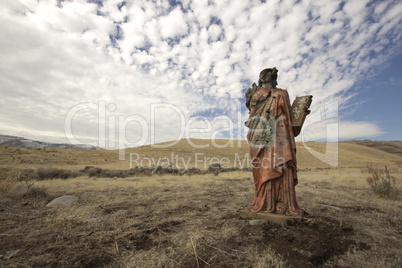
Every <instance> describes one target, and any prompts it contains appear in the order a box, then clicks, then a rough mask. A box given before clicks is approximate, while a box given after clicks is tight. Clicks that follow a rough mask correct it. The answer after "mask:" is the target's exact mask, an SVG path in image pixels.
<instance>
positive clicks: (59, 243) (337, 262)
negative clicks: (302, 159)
mask: <svg viewBox="0 0 402 268" xmlns="http://www.w3.org/2000/svg"><path fill="white" fill-rule="evenodd" d="M176 149H177V148H176ZM368 149H369V150H373V149H371V148H368ZM370 152H372V151H370ZM221 153H222V152H221ZM77 154H78V153H77ZM222 154H223V153H222ZM149 155H150V154H149ZM116 157H117V156H116ZM340 157H343V156H342V155H341V156H340ZM370 157H371V156H370ZM396 157H397V156H396ZM361 158H362V159H364V156H361ZM390 158H391V157H390ZM366 159H368V158H366ZM370 159H372V158H370ZM55 161H59V160H57V159H56V160H55ZM76 161H79V159H76ZM343 161H345V160H344V159H341V160H340V162H342V163H343ZM382 163H383V162H382V161H380V165H382ZM387 164H388V165H391V166H389V168H387V170H388V173H389V175H390V176H392V177H394V179H395V187H396V188H397V189H400V188H401V186H402V169H401V168H402V167H398V166H396V165H392V163H390V161H389V162H388V163H387ZM366 166H367V162H366V161H361V162H360V165H357V166H355V167H345V166H344V167H338V168H329V167H322V166H320V165H317V166H314V165H311V166H302V167H301V168H300V170H299V173H298V175H299V185H298V186H297V188H296V194H297V198H298V202H299V204H300V205H301V207H302V208H303V209H305V210H306V211H307V212H308V213H309V214H310V218H309V219H308V220H306V221H303V222H300V223H298V224H294V225H287V226H281V225H276V224H272V223H268V222H263V221H258V220H257V221H256V220H251V221H250V220H245V219H241V218H240V217H239V216H238V214H237V211H238V210H239V209H242V208H244V207H245V206H247V204H248V203H249V202H250V201H251V199H252V197H253V194H254V193H253V180H252V174H251V172H249V171H233V170H232V171H228V172H219V173H218V174H215V172H213V171H211V172H209V171H208V170H202V172H201V173H199V174H195V173H194V174H182V175H181V176H180V175H179V174H170V173H169V174H167V173H159V174H158V173H157V172H155V173H154V174H152V170H150V171H147V172H150V174H136V175H130V176H127V177H124V178H123V177H118V176H105V174H106V173H102V172H105V171H106V170H108V172H109V171H110V172H112V171H113V172H120V171H119V170H117V169H116V170H113V169H108V168H106V167H108V166H107V165H106V166H105V168H100V167H96V166H92V167H91V166H90V167H87V168H86V169H87V171H86V173H85V172H81V171H82V170H85V167H80V168H79V169H76V170H73V169H64V168H60V167H57V169H63V170H64V171H71V172H73V173H74V172H79V176H71V177H69V178H67V179H66V178H62V177H60V178H57V177H52V176H51V174H54V172H56V171H57V170H56V171H55V170H52V169H49V170H47V169H46V168H45V169H44V170H42V171H41V172H44V174H48V175H46V176H43V177H48V179H44V180H38V179H36V178H35V177H33V178H31V179H29V180H25V179H26V177H25V175H24V174H25V173H23V172H22V170H26V169H29V168H30V167H28V168H27V167H24V168H23V167H19V168H21V169H17V168H18V166H10V167H8V169H2V170H1V177H0V178H1V181H0V190H1V195H0V196H1V197H0V266H1V267H400V266H401V265H402V255H401V253H400V250H399V249H400V248H401V246H402V245H401V241H402V239H401V238H402V237H401V236H402V234H401V227H402V221H401V219H400V214H401V203H400V200H398V199H394V200H393V199H383V198H380V197H379V196H377V195H376V194H375V193H374V192H373V191H372V189H371V187H370V185H369V184H368V183H367V180H366V179H367V177H368V176H369V174H371V173H367V172H366V173H363V172H362V169H364V168H366ZM374 167H375V168H378V166H377V167H376V166H374ZM382 167H383V166H382ZM39 168H40V167H39ZM97 168H98V169H97ZM55 169H56V166H55ZM99 169H100V171H99ZM38 170H39V169H38V168H37V169H32V172H33V174H35V173H36V172H37V171H38ZM127 170H129V169H127ZM127 170H126V171H127ZM126 171H125V172H126ZM32 172H31V173H29V172H27V174H32ZM57 172H59V173H58V174H63V172H60V171H57ZM57 172H56V173H57ZM90 174H95V175H93V176H92V175H91V176H90ZM96 174H98V175H96ZM114 175H116V174H114ZM26 182H28V183H33V184H34V185H36V186H37V187H39V188H40V189H42V192H43V193H45V194H41V195H23V196H16V195H14V194H13V192H12V189H13V187H15V185H16V184H19V183H26ZM65 194H68V195H75V196H78V197H79V202H78V203H77V204H76V205H74V206H72V207H68V208H59V209H50V208H46V207H45V205H46V204H47V203H48V202H49V201H50V200H52V199H53V198H55V197H59V196H61V195H65Z"/></svg>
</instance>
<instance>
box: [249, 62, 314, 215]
mask: <svg viewBox="0 0 402 268" xmlns="http://www.w3.org/2000/svg"><path fill="white" fill-rule="evenodd" d="M277 73H278V70H277V69H276V68H272V69H271V68H268V69H264V70H262V71H261V73H260V77H259V80H258V85H256V84H255V83H254V84H253V85H252V87H251V88H249V89H248V90H247V93H246V106H247V108H248V109H249V110H250V112H249V119H248V121H247V122H246V126H247V127H248V128H249V132H248V135H247V140H248V143H249V145H250V157H251V161H252V167H253V177H254V185H255V194H254V199H253V201H252V202H251V204H250V208H249V209H250V210H251V211H253V212H257V213H260V212H268V213H278V214H285V215H291V216H297V217H303V215H304V211H303V210H302V209H301V208H300V207H299V205H298V203H297V201H296V192H295V186H296V185H297V182H298V181H297V173H296V143H295V137H296V136H297V135H299V133H300V130H301V124H302V123H303V121H304V118H305V116H306V115H307V114H308V113H309V111H308V110H307V109H308V107H309V106H310V104H311V98H312V96H305V98H304V99H303V100H302V101H300V100H299V101H298V103H301V104H300V105H296V106H297V107H295V109H294V111H295V113H293V111H292V106H291V105H290V100H289V95H288V92H287V91H286V90H284V89H280V88H277V87H276V85H277ZM297 109H299V110H297ZM300 109H301V110H300ZM295 116H297V117H298V118H299V117H302V120H299V121H301V124H299V125H295V124H292V118H294V117H295Z"/></svg>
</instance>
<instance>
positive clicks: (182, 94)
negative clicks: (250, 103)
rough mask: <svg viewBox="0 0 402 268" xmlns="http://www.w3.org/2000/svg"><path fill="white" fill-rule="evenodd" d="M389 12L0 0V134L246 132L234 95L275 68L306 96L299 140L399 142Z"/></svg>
mask: <svg viewBox="0 0 402 268" xmlns="http://www.w3.org/2000/svg"><path fill="white" fill-rule="evenodd" d="M401 15H402V3H401V2H400V1H398V0H395V1H394V0H384V1H372V0H371V1H368V0H350V1H338V0H299V1H289V0H282V1H279V0H267V1H256V0H249V1H244V0H217V1H212V0H209V1H207V0H205V1H204V0H197V1H195V0H193V1H192V0H185V1H174V0H170V1H163V0H153V1H142V0H136V1H121V0H118V1H117V0H104V1H101V0H98V1H83V0H77V1H61V0H58V1H51V0H40V1H37V0H3V1H2V5H1V6H0V34H1V39H0V49H1V53H0V92H1V99H0V105H1V114H0V125H1V133H0V134H8V135H16V136H23V137H27V138H33V139H37V140H42V141H49V142H66V133H67V136H68V137H69V138H70V141H72V139H71V137H72V136H73V137H74V139H76V141H77V142H82V143H83V142H93V143H94V144H95V145H101V146H102V147H109V148H115V147H116V145H117V141H118V140H120V142H124V143H127V144H128V145H129V146H130V145H131V146H135V145H141V144H149V143H154V142H162V141H168V140H175V139H180V138H186V137H202V138H233V139H237V138H244V136H245V133H246V131H247V129H246V128H245V126H244V124H243V123H244V121H246V118H247V115H248V111H247V109H246V107H245V106H244V102H245V98H244V94H245V92H246V90H247V88H248V87H250V86H251V84H252V83H253V82H257V79H258V74H259V72H260V71H261V70H262V69H264V68H267V67H276V68H277V69H279V79H278V83H279V85H278V87H281V88H284V89H287V90H288V92H289V95H290V98H291V101H292V100H293V99H294V98H295V97H296V96H301V95H306V94H309V95H313V96H314V97H313V105H312V107H311V109H312V113H311V115H310V116H309V119H308V121H307V122H306V126H305V131H304V136H303V139H305V140H325V139H326V138H328V137H329V136H331V137H332V138H334V137H335V138H339V139H363V138H370V139H398V140H400V139H401V136H400V134H398V133H401V131H402V129H401V125H402V124H401V120H400V119H399V116H398V114H400V112H402V111H401V108H400V105H399V103H397V102H399V101H400V100H402V98H401V93H400V90H401V88H402V80H401V69H402V66H401V64H400V63H399V62H401V60H402V56H401V54H400V52H399V51H400V48H401V44H402V43H401V18H402V16H401ZM380 88H381V91H379V89H380ZM376 95H378V97H376ZM379 103H380V105H379ZM377 106H381V107H390V108H389V109H384V108H382V109H381V107H380V108H376V107H377ZM391 108H392V109H397V110H396V111H395V110H394V111H391ZM398 109H399V110H398ZM384 120H385V121H384ZM387 120H388V121H387ZM387 122H389V123H387ZM328 126H329V127H328ZM70 127H71V128H70ZM331 131H335V132H336V135H335V134H334V133H332V134H330V133H329V132H331ZM299 139H300V138H299Z"/></svg>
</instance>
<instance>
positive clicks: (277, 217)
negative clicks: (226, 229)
mask: <svg viewBox="0 0 402 268" xmlns="http://www.w3.org/2000/svg"><path fill="white" fill-rule="evenodd" d="M238 214H239V215H240V217H241V218H243V219H260V220H266V221H270V222H273V223H278V224H289V223H296V222H301V221H302V219H303V218H301V217H297V216H289V215H285V214H276V213H267V212H253V211H251V210H249V209H242V210H239V212H238Z"/></svg>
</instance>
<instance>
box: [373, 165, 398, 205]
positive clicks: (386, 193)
mask: <svg viewBox="0 0 402 268" xmlns="http://www.w3.org/2000/svg"><path fill="white" fill-rule="evenodd" d="M366 169H367V172H368V173H369V174H371V177H369V178H367V183H368V184H369V185H370V187H371V189H372V190H373V192H374V194H376V195H378V196H379V197H382V198H386V199H397V198H398V189H397V188H396V187H395V177H393V176H391V175H390V174H389V170H388V167H387V166H385V169H378V168H374V167H371V166H368V167H367V168H366Z"/></svg>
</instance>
